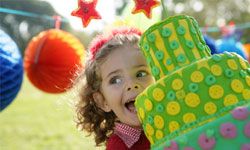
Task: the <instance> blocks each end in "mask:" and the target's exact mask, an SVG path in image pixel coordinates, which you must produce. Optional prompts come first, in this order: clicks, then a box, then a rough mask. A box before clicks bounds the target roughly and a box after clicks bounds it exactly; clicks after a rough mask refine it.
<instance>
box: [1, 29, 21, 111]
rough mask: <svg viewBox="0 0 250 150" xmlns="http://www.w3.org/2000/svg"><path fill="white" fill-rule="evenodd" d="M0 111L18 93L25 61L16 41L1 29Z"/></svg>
mask: <svg viewBox="0 0 250 150" xmlns="http://www.w3.org/2000/svg"><path fill="white" fill-rule="evenodd" d="M0 72H1V73H0V111H2V110H4V109H5V108H6V107H7V106H8V105H9V104H10V103H11V102H12V101H13V100H14V99H15V97H16V95H17V94H18V92H19V90H20V88H21V85H22V81H23V61H22V56H21V54H20V52H19V49H18V47H17V45H16V43H15V42H14V41H13V40H12V39H11V38H10V37H9V35H7V34H6V33H5V32H3V31H2V30H0Z"/></svg>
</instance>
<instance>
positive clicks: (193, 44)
mask: <svg viewBox="0 0 250 150" xmlns="http://www.w3.org/2000/svg"><path fill="white" fill-rule="evenodd" d="M140 47H141V49H142V51H143V54H144V56H145V57H146V59H147V63H148V64H149V67H150V68H151V72H152V74H153V76H154V78H155V79H156V80H158V79H160V78H162V77H164V76H166V75H168V74H170V73H171V72H173V71H175V70H178V69H180V68H181V67H184V66H186V65H189V64H191V63H193V62H195V61H197V60H199V59H202V58H205V57H208V56H211V54H210V49H209V47H208V46H207V45H206V43H205V40H204V38H203V36H202V33H201V31H200V29H199V25H198V23H197V21H196V20H195V19H194V18H192V17H190V16H186V15H178V16H172V17H169V18H167V19H166V20H164V21H162V22H159V23H157V24H154V25H153V26H151V27H150V28H149V29H147V30H146V31H145V32H144V34H143V35H142V37H141V40H140Z"/></svg>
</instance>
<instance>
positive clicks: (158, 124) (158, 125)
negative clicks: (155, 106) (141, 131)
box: [154, 115, 164, 129]
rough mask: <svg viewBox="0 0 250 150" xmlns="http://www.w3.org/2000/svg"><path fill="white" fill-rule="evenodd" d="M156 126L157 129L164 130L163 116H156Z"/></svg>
mask: <svg viewBox="0 0 250 150" xmlns="http://www.w3.org/2000/svg"><path fill="white" fill-rule="evenodd" d="M154 124H155V127H156V128H158V129H162V128H163V127H164V119H163V118H162V117H161V116H159V115H156V116H155V117H154Z"/></svg>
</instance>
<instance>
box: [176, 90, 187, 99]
mask: <svg viewBox="0 0 250 150" xmlns="http://www.w3.org/2000/svg"><path fill="white" fill-rule="evenodd" d="M185 96H186V95H185V91H184V90H180V91H177V92H176V97H177V99H178V100H181V99H184V98H185Z"/></svg>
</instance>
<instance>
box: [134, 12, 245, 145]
mask: <svg viewBox="0 0 250 150" xmlns="http://www.w3.org/2000/svg"><path fill="white" fill-rule="evenodd" d="M139 45H140V50H141V51H142V53H143V55H144V56H145V58H146V60H147V64H148V66H149V67H150V70H151V73H152V75H153V77H154V78H155V81H156V82H155V83H154V84H152V85H150V86H149V87H148V88H147V89H145V90H144V91H143V92H142V93H140V94H139V95H138V96H137V98H136V101H135V107H136V109H137V115H138V117H139V120H140V121H141V122H142V126H143V129H144V132H145V135H146V136H147V138H148V139H149V141H150V144H151V149H153V150H163V149H164V150H167V149H168V150H170V149H171V150H178V149H180V150H185V149H195V150H196V149H203V150H211V149H244V148H246V147H247V146H248V145H249V141H250V140H249V135H250V134H249V133H250V132H249V131H250V130H249V127H250V125H249V120H250V112H249V110H250V65H249V63H248V62H247V61H246V60H244V59H243V58H242V57H240V56H239V55H237V54H235V53H229V52H225V53H222V54H214V55H211V54H210V49H209V47H208V46H207V44H206V42H205V40H204V38H203V35H202V33H201V31H200V27H199V25H198V23H197V21H196V20H195V19H194V18H193V17H190V16H186V15H177V16H171V17H169V18H167V19H166V20H163V21H161V22H158V23H156V24H154V25H152V26H151V27H149V28H148V29H147V30H146V31H145V32H144V33H143V34H142V36H141V39H140V43H139ZM232 141H233V142H232ZM246 149H247V148H246Z"/></svg>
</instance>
